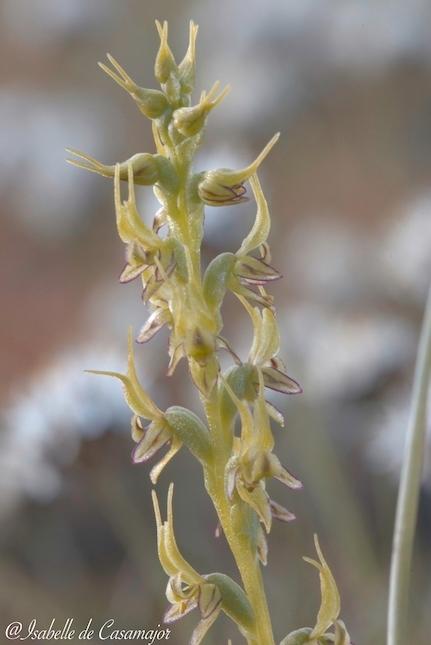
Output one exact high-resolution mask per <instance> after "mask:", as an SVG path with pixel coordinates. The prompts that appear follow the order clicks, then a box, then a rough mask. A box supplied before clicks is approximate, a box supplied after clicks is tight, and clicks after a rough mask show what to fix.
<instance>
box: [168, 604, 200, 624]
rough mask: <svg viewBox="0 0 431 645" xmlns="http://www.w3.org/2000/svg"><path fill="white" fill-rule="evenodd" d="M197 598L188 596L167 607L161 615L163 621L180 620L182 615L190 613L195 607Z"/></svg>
mask: <svg viewBox="0 0 431 645" xmlns="http://www.w3.org/2000/svg"><path fill="white" fill-rule="evenodd" d="M197 604H198V603H197V600H196V599H195V598H188V599H187V600H181V601H180V602H178V603H176V604H175V605H172V607H169V609H168V610H167V612H166V613H165V615H164V617H163V622H164V623H168V624H169V623H175V622H176V621H177V620H180V618H182V617H183V616H186V614H188V613H190V612H191V611H193V609H195V607H197Z"/></svg>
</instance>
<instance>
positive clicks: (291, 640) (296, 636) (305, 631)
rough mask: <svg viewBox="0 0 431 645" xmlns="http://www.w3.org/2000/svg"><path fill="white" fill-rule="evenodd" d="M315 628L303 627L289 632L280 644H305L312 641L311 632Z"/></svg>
mask: <svg viewBox="0 0 431 645" xmlns="http://www.w3.org/2000/svg"><path fill="white" fill-rule="evenodd" d="M312 631H313V630H312V629H310V627H302V628H301V629H296V630H295V631H294V632H291V633H290V634H288V635H287V636H286V637H285V638H283V640H282V641H281V643H280V645H305V644H306V643H309V642H310V636H311V632H312Z"/></svg>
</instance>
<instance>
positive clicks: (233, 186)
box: [198, 133, 280, 206]
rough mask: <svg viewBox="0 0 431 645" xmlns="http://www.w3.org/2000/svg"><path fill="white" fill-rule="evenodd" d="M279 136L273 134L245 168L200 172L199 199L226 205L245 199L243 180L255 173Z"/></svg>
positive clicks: (206, 202) (215, 204) (213, 204)
mask: <svg viewBox="0 0 431 645" xmlns="http://www.w3.org/2000/svg"><path fill="white" fill-rule="evenodd" d="M279 136H280V133H277V134H275V135H274V136H273V137H272V139H271V141H269V142H268V143H267V144H266V146H265V147H264V149H263V150H262V152H261V153H260V154H259V155H258V156H257V157H256V159H255V160H254V161H253V162H252V163H251V164H250V165H249V166H246V167H245V168H241V169H240V170H229V169H228V168H219V169H218V170H210V171H208V172H204V173H202V179H201V181H200V182H199V184H198V193H199V197H200V198H201V200H202V201H203V202H204V203H205V204H208V205H209V206H227V205H229V204H239V203H240V202H243V201H245V200H246V199H247V197H245V193H246V189H245V186H244V182H246V181H247V180H248V179H250V177H251V176H252V175H254V174H255V173H256V171H257V169H258V168H259V166H260V164H261V163H262V161H263V160H264V159H265V157H266V156H267V155H268V154H269V152H270V150H271V148H272V147H273V146H274V145H275V144H276V143H277V141H278V138H279Z"/></svg>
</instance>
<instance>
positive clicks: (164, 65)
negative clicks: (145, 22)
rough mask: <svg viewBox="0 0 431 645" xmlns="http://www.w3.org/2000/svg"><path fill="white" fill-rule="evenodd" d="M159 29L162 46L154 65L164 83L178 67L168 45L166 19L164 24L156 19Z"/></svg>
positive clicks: (158, 78) (159, 78)
mask: <svg viewBox="0 0 431 645" xmlns="http://www.w3.org/2000/svg"><path fill="white" fill-rule="evenodd" d="M156 27H157V31H158V32H159V36H160V48H159V51H158V54H157V57H156V62H155V65H154V74H155V76H156V78H157V80H158V81H159V83H161V84H163V83H166V82H167V81H168V80H169V77H170V75H171V74H174V75H175V74H176V73H177V72H178V67H177V64H176V62H175V58H174V55H173V53H172V51H171V49H170V47H169V45H168V23H167V21H166V20H165V21H164V22H163V25H161V24H160V22H159V21H158V20H156Z"/></svg>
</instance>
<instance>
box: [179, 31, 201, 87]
mask: <svg viewBox="0 0 431 645" xmlns="http://www.w3.org/2000/svg"><path fill="white" fill-rule="evenodd" d="M198 29H199V27H198V25H195V23H194V22H193V20H191V21H190V30H189V46H188V48H187V52H186V55H185V56H184V58H183V60H182V61H181V63H180V64H179V65H178V72H179V77H180V82H181V89H182V91H183V92H184V93H185V94H191V93H192V91H193V87H194V84H195V67H196V36H197V34H198Z"/></svg>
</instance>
